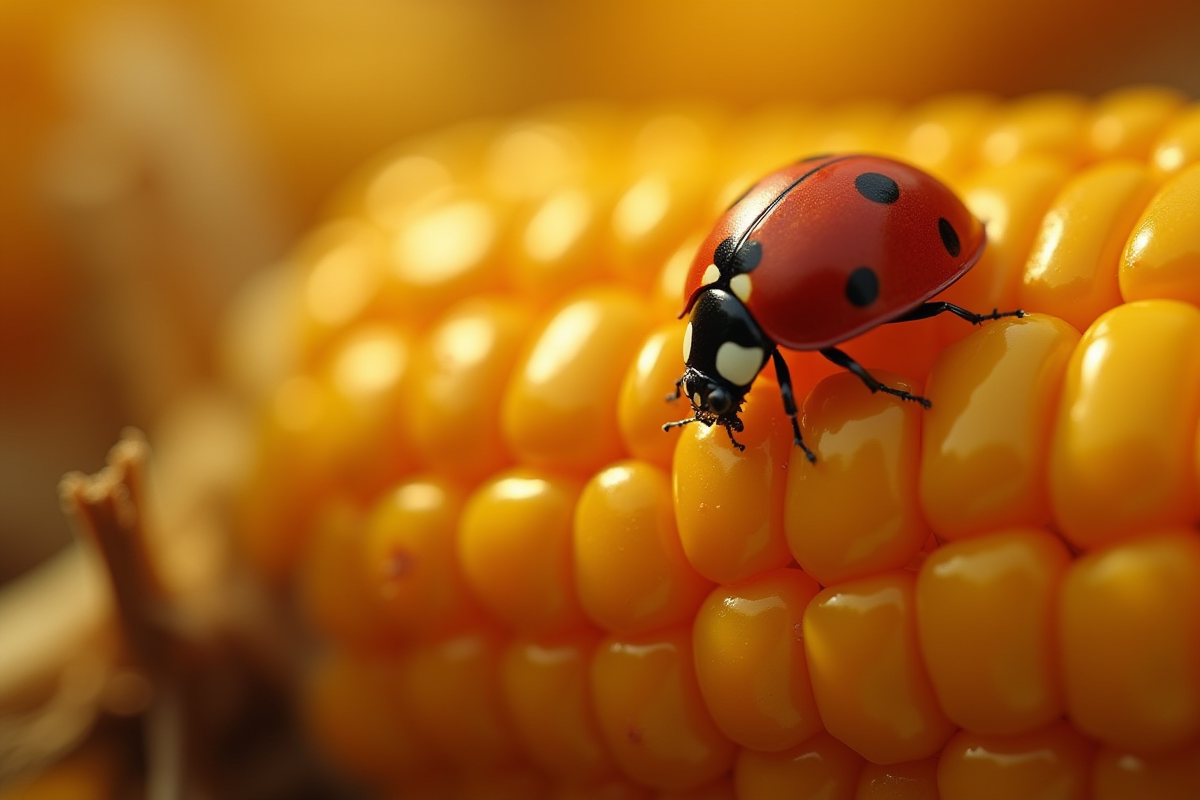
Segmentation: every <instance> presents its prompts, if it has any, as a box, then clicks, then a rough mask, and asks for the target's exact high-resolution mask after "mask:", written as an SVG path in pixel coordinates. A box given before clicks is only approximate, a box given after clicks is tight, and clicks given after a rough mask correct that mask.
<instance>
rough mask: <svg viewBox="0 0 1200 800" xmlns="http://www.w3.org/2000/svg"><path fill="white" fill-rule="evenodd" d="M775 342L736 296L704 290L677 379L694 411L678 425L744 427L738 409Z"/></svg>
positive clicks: (694, 309)
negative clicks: (680, 375) (681, 375)
mask: <svg viewBox="0 0 1200 800" xmlns="http://www.w3.org/2000/svg"><path fill="white" fill-rule="evenodd" d="M773 347H774V345H773V344H772V343H771V342H770V341H769V340H767V338H766V337H765V336H763V334H762V331H761V330H760V329H759V327H758V325H756V324H755V322H754V320H753V318H752V317H751V316H750V312H749V311H747V310H746V307H745V306H744V305H742V302H741V301H740V300H738V299H737V298H736V297H735V296H734V295H732V294H731V293H729V292H727V291H725V290H724V289H708V290H706V291H704V292H703V293H701V294H700V296H699V297H698V298H697V300H696V304H695V305H694V306H693V307H692V316H691V320H690V321H689V322H688V326H687V330H686V331H685V332H684V337H683V358H684V363H685V369H684V373H683V377H682V378H680V379H679V389H680V391H681V393H683V394H684V395H686V396H687V397H688V399H689V400H691V402H692V411H693V413H694V415H695V416H694V418H692V419H689V420H682V421H680V422H679V423H677V424H686V423H689V422H702V423H704V424H705V425H713V424H717V425H721V426H723V427H724V428H725V429H726V430H727V431H729V432H730V436H732V432H733V431H740V430H742V421H741V419H740V418H739V417H738V414H739V413H740V412H741V409H742V403H743V401H744V400H745V399H746V392H748V391H749V390H750V385H751V384H752V383H754V378H755V377H756V376H757V375H758V373H759V370H761V369H762V368H763V365H764V364H765V363H766V361H767V358H768V357H769V355H770V352H771V350H772V348H773ZM735 444H736V442H735ZM739 447H740V445H739Z"/></svg>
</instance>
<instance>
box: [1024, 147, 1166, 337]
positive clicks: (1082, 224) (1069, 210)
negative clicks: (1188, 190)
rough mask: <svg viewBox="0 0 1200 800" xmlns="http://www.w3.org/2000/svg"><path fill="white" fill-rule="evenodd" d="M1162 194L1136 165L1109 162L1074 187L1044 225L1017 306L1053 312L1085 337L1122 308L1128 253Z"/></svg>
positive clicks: (1055, 205) (1060, 196)
mask: <svg viewBox="0 0 1200 800" xmlns="http://www.w3.org/2000/svg"><path fill="white" fill-rule="evenodd" d="M1154 189H1155V185H1154V181H1153V180H1152V179H1151V177H1150V173H1149V170H1148V169H1147V168H1146V167H1145V166H1143V165H1142V164H1140V163H1138V162H1136V161H1108V162H1105V163H1103V164H1100V165H1098V166H1095V167H1092V168H1090V169H1087V170H1084V171H1083V172H1081V173H1079V174H1078V175H1076V176H1075V177H1074V178H1072V179H1071V180H1070V181H1068V182H1067V185H1066V186H1064V187H1063V189H1062V191H1061V192H1059V194H1058V196H1057V197H1056V198H1055V199H1054V202H1053V203H1051V205H1050V209H1049V211H1047V212H1046V216H1045V217H1044V218H1043V219H1042V227H1041V230H1040V231H1039V232H1038V235H1037V238H1036V239H1034V242H1033V251H1032V252H1031V253H1030V256H1029V261H1028V262H1027V263H1026V264H1025V272H1024V276H1023V283H1022V285H1021V288H1020V291H1019V292H1018V295H1017V305H1018V306H1020V307H1021V308H1023V309H1025V310H1026V311H1034V312H1040V311H1049V310H1051V309H1053V313H1054V314H1055V315H1056V316H1058V317H1060V318H1061V319H1064V320H1066V321H1067V322H1069V323H1071V324H1072V325H1074V326H1075V328H1076V329H1077V330H1081V331H1082V330H1085V329H1086V328H1087V327H1088V326H1089V325H1091V324H1092V323H1093V322H1095V321H1096V317H1098V316H1100V315H1101V314H1102V313H1104V312H1105V311H1108V310H1109V309H1110V308H1113V307H1114V306H1118V305H1120V304H1121V292H1120V289H1119V288H1118V285H1117V272H1118V264H1119V263H1120V260H1121V250H1122V248H1124V246H1125V241H1126V238H1127V237H1128V231H1129V229H1130V228H1131V227H1132V226H1133V223H1134V221H1135V220H1136V219H1137V218H1138V216H1139V215H1140V214H1141V213H1142V210H1143V209H1144V208H1145V207H1146V203H1147V202H1149V200H1150V197H1151V195H1152V194H1153V193H1154Z"/></svg>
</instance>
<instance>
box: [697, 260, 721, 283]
mask: <svg viewBox="0 0 1200 800" xmlns="http://www.w3.org/2000/svg"><path fill="white" fill-rule="evenodd" d="M720 277H721V270H719V269H717V265H716V264H709V265H708V269H706V270H704V277H702V278H701V279H700V285H701V286H708V285H709V284H710V283H716V282H717V281H718V280H719V279H720Z"/></svg>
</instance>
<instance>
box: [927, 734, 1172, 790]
mask: <svg viewBox="0 0 1200 800" xmlns="http://www.w3.org/2000/svg"><path fill="white" fill-rule="evenodd" d="M1095 749H1096V747H1095V745H1094V744H1093V743H1092V742H1090V741H1088V740H1087V739H1085V738H1084V737H1083V736H1082V735H1080V733H1079V732H1078V731H1076V730H1075V729H1074V728H1073V727H1071V725H1070V724H1068V723H1066V722H1064V721H1061V720H1060V721H1057V722H1053V723H1051V724H1050V725H1048V726H1046V727H1045V728H1041V729H1039V730H1036V731H1030V732H1028V733H1022V734H1020V735H1017V736H997V735H990V734H980V733H969V732H967V731H959V732H958V733H956V734H955V735H954V738H952V739H951V740H950V741H949V742H947V743H946V747H945V748H944V749H943V750H942V756H941V759H940V760H939V762H938V788H939V789H940V790H941V798H942V800H1010V799H1011V798H1015V797H1027V798H1030V800H1043V799H1044V800H1087V799H1088V798H1089V797H1090V796H1091V795H1090V794H1089V792H1088V788H1089V786H1090V784H1091V764H1092V756H1093V753H1094V752H1095ZM1143 796H1144V797H1158V796H1159V795H1154V794H1145V795H1143Z"/></svg>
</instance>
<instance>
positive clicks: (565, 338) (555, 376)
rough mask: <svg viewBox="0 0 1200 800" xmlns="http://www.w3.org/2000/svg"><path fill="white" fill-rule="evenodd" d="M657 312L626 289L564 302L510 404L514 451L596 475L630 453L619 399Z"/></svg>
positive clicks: (515, 383) (515, 384) (506, 416)
mask: <svg viewBox="0 0 1200 800" xmlns="http://www.w3.org/2000/svg"><path fill="white" fill-rule="evenodd" d="M649 327H650V317H649V314H648V313H647V309H646V306H645V303H643V302H642V300H641V299H640V298H638V297H637V295H635V294H633V293H632V292H630V291H627V290H623V289H593V290H589V291H586V292H584V293H581V294H579V295H576V296H574V298H573V299H571V300H569V301H568V302H567V303H565V304H563V305H562V306H561V307H560V308H559V309H558V310H557V311H556V312H555V313H554V314H553V316H552V317H551V319H550V321H549V322H548V323H547V324H546V325H545V327H543V328H542V330H541V331H540V332H539V333H537V334H536V335H535V337H534V343H533V346H532V348H531V349H530V350H529V351H528V352H527V353H526V355H525V357H524V358H523V359H522V361H521V363H520V364H519V365H518V366H517V369H516V373H515V375H514V376H513V378H512V380H511V381H510V382H509V385H508V389H507V390H506V393H505V397H504V404H503V412H502V413H503V431H504V435H505V439H506V441H507V442H508V445H509V447H510V448H512V451H513V452H514V453H515V454H516V455H517V457H518V458H519V459H521V460H522V461H524V462H526V463H529V464H533V465H545V466H554V467H558V468H562V467H566V468H568V469H571V470H573V471H575V472H577V473H583V474H586V475H590V474H591V473H592V472H594V471H595V470H597V469H599V468H601V467H603V466H604V465H605V464H607V463H610V462H612V461H616V460H617V459H619V458H621V457H622V456H623V455H624V452H623V450H622V448H621V439H620V431H619V429H618V424H617V397H618V396H619V393H620V388H621V379H622V377H623V376H624V374H625V367H626V365H627V364H629V362H630V360H631V359H632V358H633V356H634V354H635V353H636V352H637V349H638V347H639V345H641V343H642V339H643V337H644V336H645V333H646V331H647V330H648V329H649Z"/></svg>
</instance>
